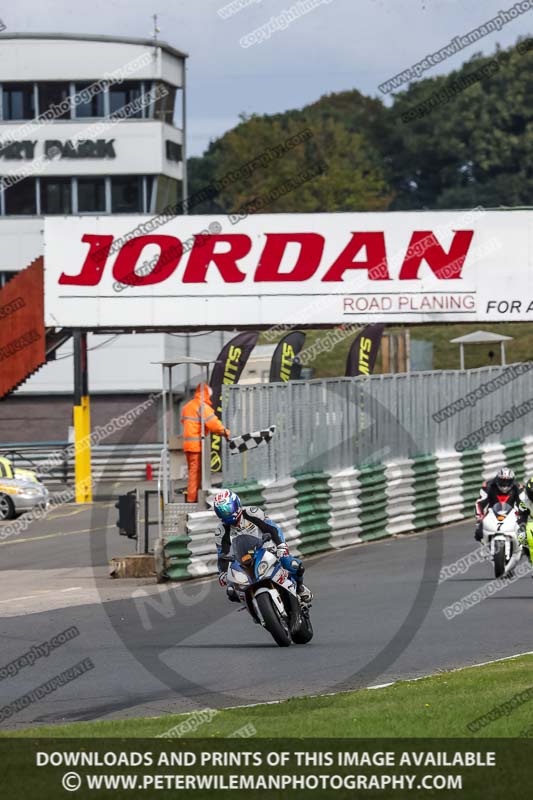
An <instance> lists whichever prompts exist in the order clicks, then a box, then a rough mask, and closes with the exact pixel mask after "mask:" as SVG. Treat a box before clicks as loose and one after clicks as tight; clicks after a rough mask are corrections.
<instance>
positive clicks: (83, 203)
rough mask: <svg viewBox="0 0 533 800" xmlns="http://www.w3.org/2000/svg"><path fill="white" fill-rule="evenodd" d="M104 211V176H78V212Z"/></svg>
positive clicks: (92, 212)
mask: <svg viewBox="0 0 533 800" xmlns="http://www.w3.org/2000/svg"><path fill="white" fill-rule="evenodd" d="M99 212H100V213H105V212H106V203H105V178H78V213H79V214H96V213H99Z"/></svg>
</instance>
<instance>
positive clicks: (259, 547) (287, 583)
mask: <svg viewBox="0 0 533 800" xmlns="http://www.w3.org/2000/svg"><path fill="white" fill-rule="evenodd" d="M231 549H232V557H233V560H232V562H231V564H230V565H229V567H228V572H227V580H228V593H230V594H231V593H234V596H236V597H238V599H239V600H240V601H241V603H243V607H245V608H247V609H248V611H249V612H250V614H251V616H252V619H253V620H254V622H256V623H258V624H259V625H262V626H263V628H266V630H267V631H268V632H269V633H270V634H271V636H272V638H273V639H274V641H275V642H276V644H277V645H279V647H288V646H289V645H290V644H291V642H294V644H307V642H310V641H311V639H312V638H313V626H312V625H311V618H310V616H309V605H310V604H308V603H303V602H302V601H301V600H300V598H299V596H298V593H297V591H296V581H295V580H294V578H293V577H292V576H291V575H290V573H289V572H288V571H287V570H286V569H284V567H283V566H282V564H281V562H280V560H279V559H278V557H277V555H276V545H275V544H274V543H273V542H271V541H267V542H265V541H263V539H262V538H261V537H259V536H254V535H252V534H249V533H242V534H240V535H239V536H236V537H235V538H234V539H233V541H232V543H231Z"/></svg>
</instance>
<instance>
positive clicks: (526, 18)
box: [0, 0, 533, 155]
mask: <svg viewBox="0 0 533 800" xmlns="http://www.w3.org/2000/svg"><path fill="white" fill-rule="evenodd" d="M303 1H304V2H305V3H307V4H309V6H311V9H310V10H309V11H308V12H307V13H305V14H301V15H300V17H299V18H295V19H294V20H293V21H292V22H291V23H290V24H289V25H288V26H287V27H286V28H285V29H284V30H281V29H277V30H274V23H271V26H270V31H271V32H270V36H269V38H267V39H265V40H264V41H262V42H259V43H255V44H250V41H251V40H250V37H248V38H247V39H245V40H244V43H245V44H248V46H246V47H245V46H242V44H241V40H243V37H247V36H248V34H250V33H251V32H253V31H255V30H256V29H258V28H259V27H261V26H265V25H268V24H269V22H270V21H271V20H272V19H273V18H274V19H275V20H276V23H275V24H276V25H277V27H278V28H279V24H280V23H279V19H280V17H281V15H282V14H283V12H284V11H286V10H287V11H288V10H289V9H291V7H292V6H294V4H295V3H296V2H300V3H302V0H240V2H241V4H242V5H243V6H244V7H243V8H241V9H240V10H239V11H238V12H237V13H235V14H233V15H232V16H229V17H227V18H224V15H223V14H219V13H218V11H219V10H220V9H222V8H224V7H225V6H226V5H227V2H228V0H91V2H89V3H87V2H80V0H48V2H46V3H43V2H42V0H41V1H40V2H36V0H18V2H17V3H16V4H15V3H9V4H7V3H6V4H4V5H3V7H1V8H0V18H1V20H2V22H3V24H4V25H5V26H6V29H7V31H13V32H18V33H24V32H33V33H40V32H53V31H57V32H70V33H93V34H106V35H109V36H113V35H118V36H136V37H148V36H150V35H151V33H152V30H153V20H152V15H153V14H157V15H158V25H159V28H160V31H161V32H160V34H159V38H160V39H161V40H163V41H166V42H168V43H169V44H171V45H173V46H174V47H177V48H178V49H180V50H183V51H185V52H187V53H189V56H190V58H189V60H188V130H189V135H188V150H189V155H201V154H202V152H203V151H204V150H205V149H206V147H207V146H208V144H209V142H210V140H213V139H216V138H218V137H219V136H220V135H222V134H223V133H225V132H226V131H227V130H230V129H231V128H232V127H234V126H235V125H236V124H237V123H238V121H239V114H240V113H243V112H244V113H246V114H252V113H257V114H272V113H277V112H283V111H286V110H288V109H292V108H301V107H303V106H304V105H307V104H308V103H311V102H314V101H315V100H318V99H319V98H320V97H321V96H322V95H324V94H329V93H331V92H338V91H343V90H350V89H358V90H360V91H361V92H364V93H365V94H369V95H372V96H381V97H384V95H382V94H381V92H380V91H379V89H378V85H379V84H381V83H383V82H384V81H386V80H387V79H388V78H390V77H392V76H394V75H396V74H397V73H398V72H401V71H402V70H404V69H406V68H407V67H409V66H411V65H412V64H414V63H417V62H419V61H421V60H422V59H423V58H424V56H425V55H426V54H427V53H433V52H435V51H436V50H438V49H439V48H441V47H444V46H445V45H447V44H448V43H449V42H450V41H451V40H452V39H453V37H454V36H460V35H462V34H464V33H466V32H467V31H470V30H472V29H473V28H475V27H477V26H479V25H481V24H483V23H484V22H486V21H487V20H489V19H491V18H492V17H495V16H496V15H497V14H498V12H499V11H500V10H501V9H505V10H506V9H509V8H511V7H512V6H514V4H515V0H483V2H482V3H481V2H480V1H479V0H322V2H320V0H303ZM525 1H526V2H529V0H525ZM312 6H315V7H312ZM531 6H532V8H531V10H529V11H526V12H524V13H521V14H520V15H519V16H518V17H517V18H516V19H513V20H511V21H510V22H509V23H508V24H506V25H505V26H504V27H503V28H502V30H501V31H499V32H498V31H495V32H494V33H491V34H489V35H488V36H486V38H484V39H483V40H481V41H480V42H477V43H476V44H474V45H471V46H469V47H467V48H466V49H464V50H462V51H461V52H459V53H457V54H455V55H453V56H451V57H449V58H448V59H447V60H446V61H445V62H444V63H441V64H438V65H436V66H434V67H432V68H431V69H430V70H429V71H427V72H425V73H424V76H432V75H438V74H444V73H447V72H449V71H450V70H452V69H455V68H457V67H458V66H460V64H462V63H463V62H464V61H466V60H468V59H469V58H470V57H471V56H472V55H473V54H474V53H479V52H483V53H485V54H488V53H492V52H493V51H494V49H495V47H496V44H497V43H499V44H500V45H501V46H502V47H507V46H509V45H510V44H512V43H514V42H515V41H516V39H517V38H518V36H527V35H531V34H532V33H533V0H531ZM300 8H301V6H300ZM285 18H286V17H285ZM264 30H266V29H264ZM256 38H257V37H256Z"/></svg>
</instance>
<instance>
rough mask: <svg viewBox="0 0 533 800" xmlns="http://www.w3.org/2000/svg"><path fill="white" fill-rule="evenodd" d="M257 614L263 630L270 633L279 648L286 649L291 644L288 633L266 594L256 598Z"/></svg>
mask: <svg viewBox="0 0 533 800" xmlns="http://www.w3.org/2000/svg"><path fill="white" fill-rule="evenodd" d="M255 599H256V601H257V605H258V608H259V612H260V614H261V617H262V618H263V621H264V623H265V628H266V629H267V631H268V632H269V633H270V635H271V636H272V638H273V639H274V641H275V642H276V644H277V645H278V646H279V647H288V646H289V645H290V643H291V637H290V636H289V631H288V630H287V628H286V627H285V625H284V623H283V620H282V619H281V616H280V614H279V612H278V610H277V608H276V607H275V606H274V603H273V602H272V598H271V597H270V595H269V594H268V592H263V593H262V594H260V595H258V596H257V597H256V598H255Z"/></svg>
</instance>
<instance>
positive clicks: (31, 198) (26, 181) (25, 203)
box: [4, 178, 37, 215]
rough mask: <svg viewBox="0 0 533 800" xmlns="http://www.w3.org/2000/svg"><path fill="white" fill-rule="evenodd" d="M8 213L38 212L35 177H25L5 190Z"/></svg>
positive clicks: (6, 210)
mask: <svg viewBox="0 0 533 800" xmlns="http://www.w3.org/2000/svg"><path fill="white" fill-rule="evenodd" d="M4 198H5V201H4V202H5V213H6V214H21V215H22V214H37V195H36V188H35V178H23V179H22V180H20V181H19V182H18V183H15V184H14V185H13V186H8V187H6V188H5V190H4Z"/></svg>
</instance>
